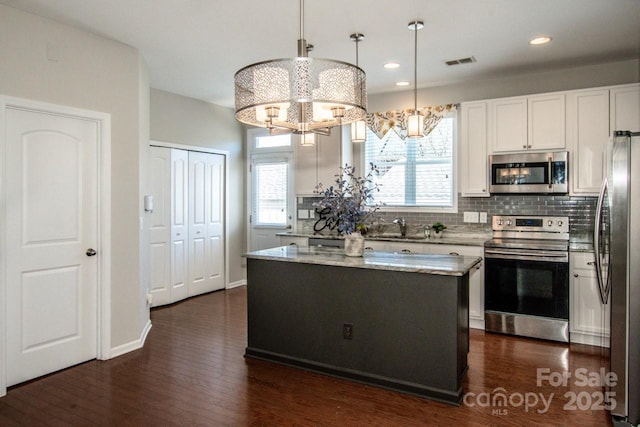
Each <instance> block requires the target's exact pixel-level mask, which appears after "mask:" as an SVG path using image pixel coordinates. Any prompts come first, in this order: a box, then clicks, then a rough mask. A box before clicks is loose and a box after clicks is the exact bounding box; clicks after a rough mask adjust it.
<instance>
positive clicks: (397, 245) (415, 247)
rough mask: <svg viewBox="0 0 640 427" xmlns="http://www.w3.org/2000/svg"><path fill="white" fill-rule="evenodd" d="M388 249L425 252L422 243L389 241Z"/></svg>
mask: <svg viewBox="0 0 640 427" xmlns="http://www.w3.org/2000/svg"><path fill="white" fill-rule="evenodd" d="M365 246H366V245H365ZM388 250H389V252H395V253H399V254H421V253H424V252H425V245H424V244H423V243H406V242H389V244H388Z"/></svg>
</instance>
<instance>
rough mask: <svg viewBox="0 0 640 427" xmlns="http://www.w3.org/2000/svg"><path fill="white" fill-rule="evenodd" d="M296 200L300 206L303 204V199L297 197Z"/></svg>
mask: <svg viewBox="0 0 640 427" xmlns="http://www.w3.org/2000/svg"><path fill="white" fill-rule="evenodd" d="M297 199H298V204H299V205H301V204H302V203H304V198H303V197H297Z"/></svg>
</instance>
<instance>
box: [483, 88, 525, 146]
mask: <svg viewBox="0 0 640 427" xmlns="http://www.w3.org/2000/svg"><path fill="white" fill-rule="evenodd" d="M489 107H490V114H489V120H490V140H491V151H492V152H494V153H498V152H503V151H521V150H526V149H527V148H528V144H529V143H528V141H527V138H528V136H527V98H526V97H524V96H521V97H516V98H503V99H493V100H491V101H490V102H489Z"/></svg>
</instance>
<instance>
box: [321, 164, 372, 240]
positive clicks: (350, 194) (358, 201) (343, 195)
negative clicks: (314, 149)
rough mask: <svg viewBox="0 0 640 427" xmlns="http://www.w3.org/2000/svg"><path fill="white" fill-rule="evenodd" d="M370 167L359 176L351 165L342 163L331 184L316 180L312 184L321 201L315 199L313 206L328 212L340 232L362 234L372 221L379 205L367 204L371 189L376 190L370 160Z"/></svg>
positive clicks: (369, 199) (370, 196)
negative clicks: (325, 186)
mask: <svg viewBox="0 0 640 427" xmlns="http://www.w3.org/2000/svg"><path fill="white" fill-rule="evenodd" d="M370 168H371V170H370V171H369V173H368V174H367V175H366V176H364V177H361V176H356V174H355V172H356V168H355V167H354V166H349V165H348V164H345V166H344V167H341V168H340V173H339V174H338V175H336V180H335V184H334V185H331V186H329V187H328V188H324V187H323V185H322V183H319V184H318V185H317V186H316V190H317V191H318V193H319V194H321V195H322V200H320V201H318V202H315V203H314V204H313V206H315V207H316V209H317V210H318V211H322V212H323V213H324V214H326V215H328V216H329V217H330V218H331V220H332V221H331V222H332V223H333V224H334V225H335V226H337V228H338V231H339V232H340V233H343V234H351V233H354V232H356V231H357V232H361V233H363V232H366V231H367V228H368V227H369V225H371V224H372V223H373V220H374V217H373V214H374V213H375V212H376V211H377V210H378V208H379V205H377V204H376V205H371V204H369V202H371V201H372V200H373V192H374V191H379V190H378V184H377V183H375V182H374V181H373V174H376V175H377V174H378V168H377V167H376V166H375V165H374V164H373V163H371V164H370Z"/></svg>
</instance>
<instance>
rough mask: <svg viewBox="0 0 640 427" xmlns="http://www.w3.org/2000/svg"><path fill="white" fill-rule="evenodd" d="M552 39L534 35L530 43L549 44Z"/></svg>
mask: <svg viewBox="0 0 640 427" xmlns="http://www.w3.org/2000/svg"><path fill="white" fill-rule="evenodd" d="M550 41H551V37H547V36H540V37H534V38H532V39H531V40H529V44H531V45H540V44H547V43H549V42H550Z"/></svg>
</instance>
